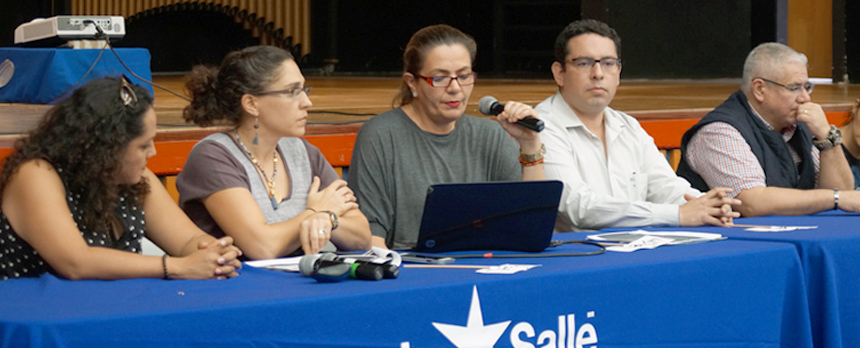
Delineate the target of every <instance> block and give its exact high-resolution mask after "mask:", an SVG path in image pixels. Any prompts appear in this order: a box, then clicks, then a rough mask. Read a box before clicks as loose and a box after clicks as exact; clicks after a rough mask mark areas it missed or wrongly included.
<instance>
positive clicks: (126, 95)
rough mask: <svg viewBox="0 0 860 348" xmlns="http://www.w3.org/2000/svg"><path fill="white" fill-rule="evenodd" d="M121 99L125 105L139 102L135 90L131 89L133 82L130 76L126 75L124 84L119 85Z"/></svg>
mask: <svg viewBox="0 0 860 348" xmlns="http://www.w3.org/2000/svg"><path fill="white" fill-rule="evenodd" d="M119 99H120V100H122V104H123V105H125V106H134V105H135V104H137V94H134V90H133V89H131V83H130V82H128V78H126V77H125V76H123V77H122V85H120V87H119Z"/></svg>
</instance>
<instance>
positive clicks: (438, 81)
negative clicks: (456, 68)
mask: <svg viewBox="0 0 860 348" xmlns="http://www.w3.org/2000/svg"><path fill="white" fill-rule="evenodd" d="M412 75H415V77H418V78H420V79H422V80H424V81H427V83H429V84H430V86H431V87H436V88H448V86H450V85H451V82H453V81H454V80H457V83H459V84H460V86H468V85H474V84H475V81H477V80H478V73H476V72H471V73H468V74H463V75H460V76H453V77H452V76H433V77H427V76H421V75H418V74H416V73H412Z"/></svg>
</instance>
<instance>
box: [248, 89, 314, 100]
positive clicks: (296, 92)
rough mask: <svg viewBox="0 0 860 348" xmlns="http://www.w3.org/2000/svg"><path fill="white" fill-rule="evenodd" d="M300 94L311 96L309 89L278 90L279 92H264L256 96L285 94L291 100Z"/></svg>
mask: <svg viewBox="0 0 860 348" xmlns="http://www.w3.org/2000/svg"><path fill="white" fill-rule="evenodd" d="M302 92H305V94H306V95H311V88H310V87H300V88H293V89H283V90H279V91H266V92H260V93H257V95H258V96H263V95H270V94H286V95H289V96H291V97H293V98H296V97H298V96H299V95H301V94H302Z"/></svg>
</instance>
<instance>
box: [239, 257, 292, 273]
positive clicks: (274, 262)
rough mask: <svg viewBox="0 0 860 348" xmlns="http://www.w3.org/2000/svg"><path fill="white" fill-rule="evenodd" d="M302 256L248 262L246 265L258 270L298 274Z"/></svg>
mask: <svg viewBox="0 0 860 348" xmlns="http://www.w3.org/2000/svg"><path fill="white" fill-rule="evenodd" d="M301 259H302V257H301V256H293V257H282V258H277V259H268V260H256V261H248V262H245V264H246V265H248V266H251V267H256V268H265V269H271V270H276V271H289V272H298V271H299V260H301Z"/></svg>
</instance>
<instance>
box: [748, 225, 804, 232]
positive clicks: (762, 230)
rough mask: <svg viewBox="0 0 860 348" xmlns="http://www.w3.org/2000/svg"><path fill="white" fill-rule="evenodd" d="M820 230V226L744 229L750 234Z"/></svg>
mask: <svg viewBox="0 0 860 348" xmlns="http://www.w3.org/2000/svg"><path fill="white" fill-rule="evenodd" d="M816 228H818V226H759V227H750V228H747V229H744V231H750V232H790V231H797V230H813V229H816Z"/></svg>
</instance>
